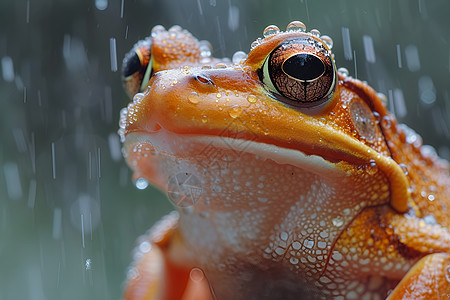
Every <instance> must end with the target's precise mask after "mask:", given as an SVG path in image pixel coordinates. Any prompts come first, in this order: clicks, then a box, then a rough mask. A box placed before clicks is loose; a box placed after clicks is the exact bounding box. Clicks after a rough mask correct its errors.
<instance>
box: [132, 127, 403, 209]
mask: <svg viewBox="0 0 450 300" xmlns="http://www.w3.org/2000/svg"><path fill="white" fill-rule="evenodd" d="M344 138H346V137H344ZM349 140H350V141H348V142H349V143H350V148H351V147H352V143H357V141H353V140H351V139H349ZM353 146H354V147H359V148H364V149H362V150H361V149H359V151H358V152H365V155H366V158H365V159H364V160H363V159H361V158H360V157H358V156H355V157H351V159H348V156H349V154H348V152H347V153H346V156H342V157H345V158H346V159H341V160H338V159H337V158H336V157H337V154H336V153H333V154H332V155H331V156H330V157H331V158H329V157H327V156H325V155H315V154H309V153H305V152H303V151H301V150H299V149H291V148H287V147H281V146H278V145H274V144H271V143H264V142H260V141H256V140H250V139H242V138H232V137H230V136H213V135H203V134H202V135H200V134H185V133H181V134H180V133H173V132H170V131H168V130H166V129H164V128H160V129H159V130H157V131H154V132H142V131H140V132H137V131H135V132H130V133H128V134H127V135H126V139H125V142H124V150H125V153H126V154H127V160H128V163H129V164H130V166H132V168H134V170H135V171H136V174H137V175H136V176H137V177H144V178H146V179H147V180H149V181H150V182H151V183H153V184H155V185H156V186H158V187H159V188H161V189H163V190H166V188H167V178H168V177H170V175H171V173H176V172H184V171H183V167H180V168H175V169H174V170H172V171H168V170H167V164H166V162H167V160H172V162H173V164H177V161H179V162H180V163H183V164H185V165H186V164H189V165H190V166H189V167H188V168H192V165H197V168H200V169H203V170H206V171H210V170H208V169H209V168H210V169H214V168H216V169H217V168H220V169H221V170H220V171H221V172H222V171H225V172H233V170H234V169H236V168H234V167H233V163H236V162H237V161H238V158H239V157H240V156H241V155H243V154H245V153H250V154H252V155H254V157H257V158H258V159H259V160H260V161H264V160H270V161H273V162H275V163H276V164H278V165H291V166H293V167H295V168H298V169H301V170H305V171H307V172H310V173H312V174H315V175H318V176H320V177H323V178H329V179H330V178H333V180H339V178H343V176H344V177H345V176H355V177H356V176H359V177H361V180H365V181H369V182H370V181H371V179H370V176H372V175H373V174H375V173H379V174H382V176H384V177H385V178H387V182H388V183H389V192H390V196H389V197H388V198H389V199H390V200H386V199H380V201H385V202H387V201H389V202H390V204H391V206H393V207H394V208H395V209H397V210H398V211H405V210H406V209H407V197H408V193H407V182H406V180H405V176H404V174H403V171H402V170H401V168H400V167H399V166H398V165H397V164H396V163H395V161H393V160H392V159H391V158H389V157H384V156H382V155H380V154H378V153H377V152H376V151H374V150H373V149H371V148H370V147H367V146H364V145H361V144H360V143H358V145H357V146H355V145H353ZM321 153H323V152H321ZM162 162H163V163H162ZM355 162H358V164H357V165H356V164H355ZM237 163H238V162H237ZM185 168H186V166H185ZM188 171H189V170H188ZM161 174H164V175H163V176H161ZM378 204H383V203H377V202H376V201H373V205H378ZM405 206H406V208H405Z"/></svg>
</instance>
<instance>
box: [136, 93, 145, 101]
mask: <svg viewBox="0 0 450 300" xmlns="http://www.w3.org/2000/svg"><path fill="white" fill-rule="evenodd" d="M142 98H144V94H143V93H137V94H136V95H134V97H133V103H137V102H139V101H141V100H142Z"/></svg>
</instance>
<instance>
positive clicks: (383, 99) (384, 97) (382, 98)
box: [377, 93, 387, 104]
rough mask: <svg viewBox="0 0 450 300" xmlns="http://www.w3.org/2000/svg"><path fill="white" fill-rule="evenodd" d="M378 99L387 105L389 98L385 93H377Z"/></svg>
mask: <svg viewBox="0 0 450 300" xmlns="http://www.w3.org/2000/svg"><path fill="white" fill-rule="evenodd" d="M377 96H378V98H380V100H381V102H383V103H384V104H386V103H387V97H386V95H385V94H383V93H377Z"/></svg>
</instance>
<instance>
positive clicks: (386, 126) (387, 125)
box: [381, 116, 391, 129]
mask: <svg viewBox="0 0 450 300" xmlns="http://www.w3.org/2000/svg"><path fill="white" fill-rule="evenodd" d="M381 126H383V128H384V129H389V128H391V119H390V118H389V117H388V116H384V117H383V118H382V119H381Z"/></svg>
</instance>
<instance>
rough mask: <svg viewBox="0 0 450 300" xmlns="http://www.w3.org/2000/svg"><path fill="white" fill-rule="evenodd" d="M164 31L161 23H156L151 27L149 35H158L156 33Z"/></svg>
mask: <svg viewBox="0 0 450 300" xmlns="http://www.w3.org/2000/svg"><path fill="white" fill-rule="evenodd" d="M164 31H166V29H165V28H164V26H162V25H156V26H155V27H153V28H152V33H151V35H152V37H154V36H156V35H158V34H159V33H161V32H164Z"/></svg>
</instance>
